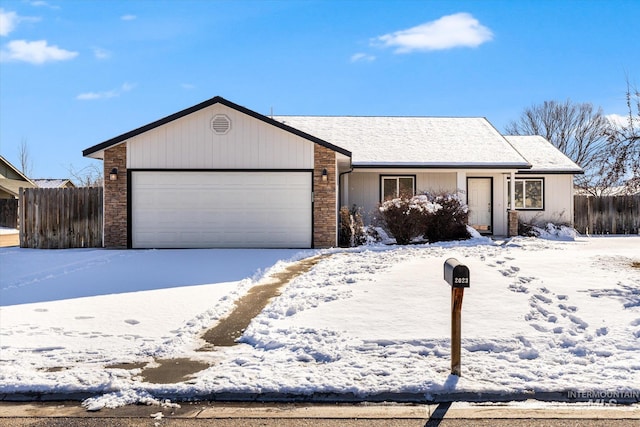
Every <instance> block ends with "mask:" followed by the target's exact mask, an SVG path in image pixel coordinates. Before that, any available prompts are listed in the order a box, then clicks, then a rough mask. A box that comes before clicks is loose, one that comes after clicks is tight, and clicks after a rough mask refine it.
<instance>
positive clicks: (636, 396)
mask: <svg viewBox="0 0 640 427" xmlns="http://www.w3.org/2000/svg"><path fill="white" fill-rule="evenodd" d="M102 394H104V393H100V392H93V393H92V392H69V393H50V392H24V393H5V394H2V395H0V402H61V401H83V400H86V399H89V398H91V397H96V396H99V395H102ZM151 394H152V395H153V397H154V398H156V399H159V400H169V401H171V402H177V403H180V402H223V403H224V402H234V403H307V404H329V403H331V404H344V403H348V404H357V403H363V404H366V403H390V402H392V403H397V404H423V405H433V404H439V403H454V402H457V403H459V402H467V403H493V404H496V403H509V402H525V401H537V402H545V403H562V404H586V405H589V406H596V407H603V406H611V407H616V406H624V405H633V404H637V403H640V393H637V392H634V393H629V394H628V395H625V394H622V395H620V396H612V397H614V398H610V397H607V398H606V399H605V398H599V397H595V396H590V395H575V394H571V393H570V392H561V391H557V392H524V393H483V392H476V393H474V392H460V393H440V394H438V393H429V394H425V393H380V394H372V395H356V394H353V393H312V394H289V393H274V392H266V393H208V394H178V393H166V392H153V393H151Z"/></svg>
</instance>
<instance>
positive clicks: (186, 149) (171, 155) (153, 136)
mask: <svg viewBox="0 0 640 427" xmlns="http://www.w3.org/2000/svg"><path fill="white" fill-rule="evenodd" d="M216 114H225V115H226V116H227V117H229V119H230V120H231V130H230V131H229V132H228V133H227V134H225V135H217V134H216V133H214V132H213V131H212V130H211V128H210V122H211V119H212V118H213V116H215V115H216ZM127 167H128V168H130V169H313V143H312V142H311V141H308V140H306V139H304V138H300V137H298V136H296V135H294V134H292V133H289V132H286V131H284V130H282V129H279V128H277V127H274V126H270V125H268V124H266V123H264V122H262V121H260V120H257V119H255V118H253V117H251V116H248V115H245V114H243V113H241V112H239V111H236V110H233V109H231V108H228V107H226V106H224V105H221V104H215V105H212V106H210V107H208V108H204V109H202V110H199V111H196V112H194V113H192V114H189V115H187V116H185V117H182V118H179V119H177V120H174V121H172V122H170V123H167V124H165V125H162V126H159V127H157V128H155V129H152V130H150V131H148V132H145V133H143V134H140V135H138V136H136V137H134V138H132V139H130V140H128V141H127Z"/></svg>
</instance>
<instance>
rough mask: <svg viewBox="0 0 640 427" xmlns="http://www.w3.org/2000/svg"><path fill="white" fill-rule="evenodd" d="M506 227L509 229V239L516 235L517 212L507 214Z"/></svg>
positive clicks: (511, 211)
mask: <svg viewBox="0 0 640 427" xmlns="http://www.w3.org/2000/svg"><path fill="white" fill-rule="evenodd" d="M508 215H509V216H508V221H507V227H508V228H509V237H513V236H517V235H518V211H515V210H510V211H509V214H508Z"/></svg>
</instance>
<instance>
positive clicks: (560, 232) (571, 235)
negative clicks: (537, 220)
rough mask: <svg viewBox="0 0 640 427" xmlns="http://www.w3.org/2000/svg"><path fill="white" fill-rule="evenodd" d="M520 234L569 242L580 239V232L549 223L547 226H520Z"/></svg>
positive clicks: (523, 224)
mask: <svg viewBox="0 0 640 427" xmlns="http://www.w3.org/2000/svg"><path fill="white" fill-rule="evenodd" d="M518 234H520V235H521V236H527V237H538V238H540V239H547V240H569V241H573V240H575V239H576V237H578V232H577V231H576V230H575V229H574V228H571V227H568V226H566V225H562V224H559V225H558V224H554V223H552V222H547V223H546V224H544V225H543V224H537V225H534V224H526V223H523V222H520V224H518Z"/></svg>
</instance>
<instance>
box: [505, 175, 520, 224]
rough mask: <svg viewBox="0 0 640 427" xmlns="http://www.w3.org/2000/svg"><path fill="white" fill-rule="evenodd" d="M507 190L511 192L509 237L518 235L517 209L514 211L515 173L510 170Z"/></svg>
mask: <svg viewBox="0 0 640 427" xmlns="http://www.w3.org/2000/svg"><path fill="white" fill-rule="evenodd" d="M509 190H510V191H509V192H510V193H511V197H510V199H511V200H510V201H509V206H510V208H509V213H508V220H507V226H508V228H509V231H508V233H509V237H513V236H517V235H518V211H516V173H515V172H514V171H511V177H510V179H509Z"/></svg>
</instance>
